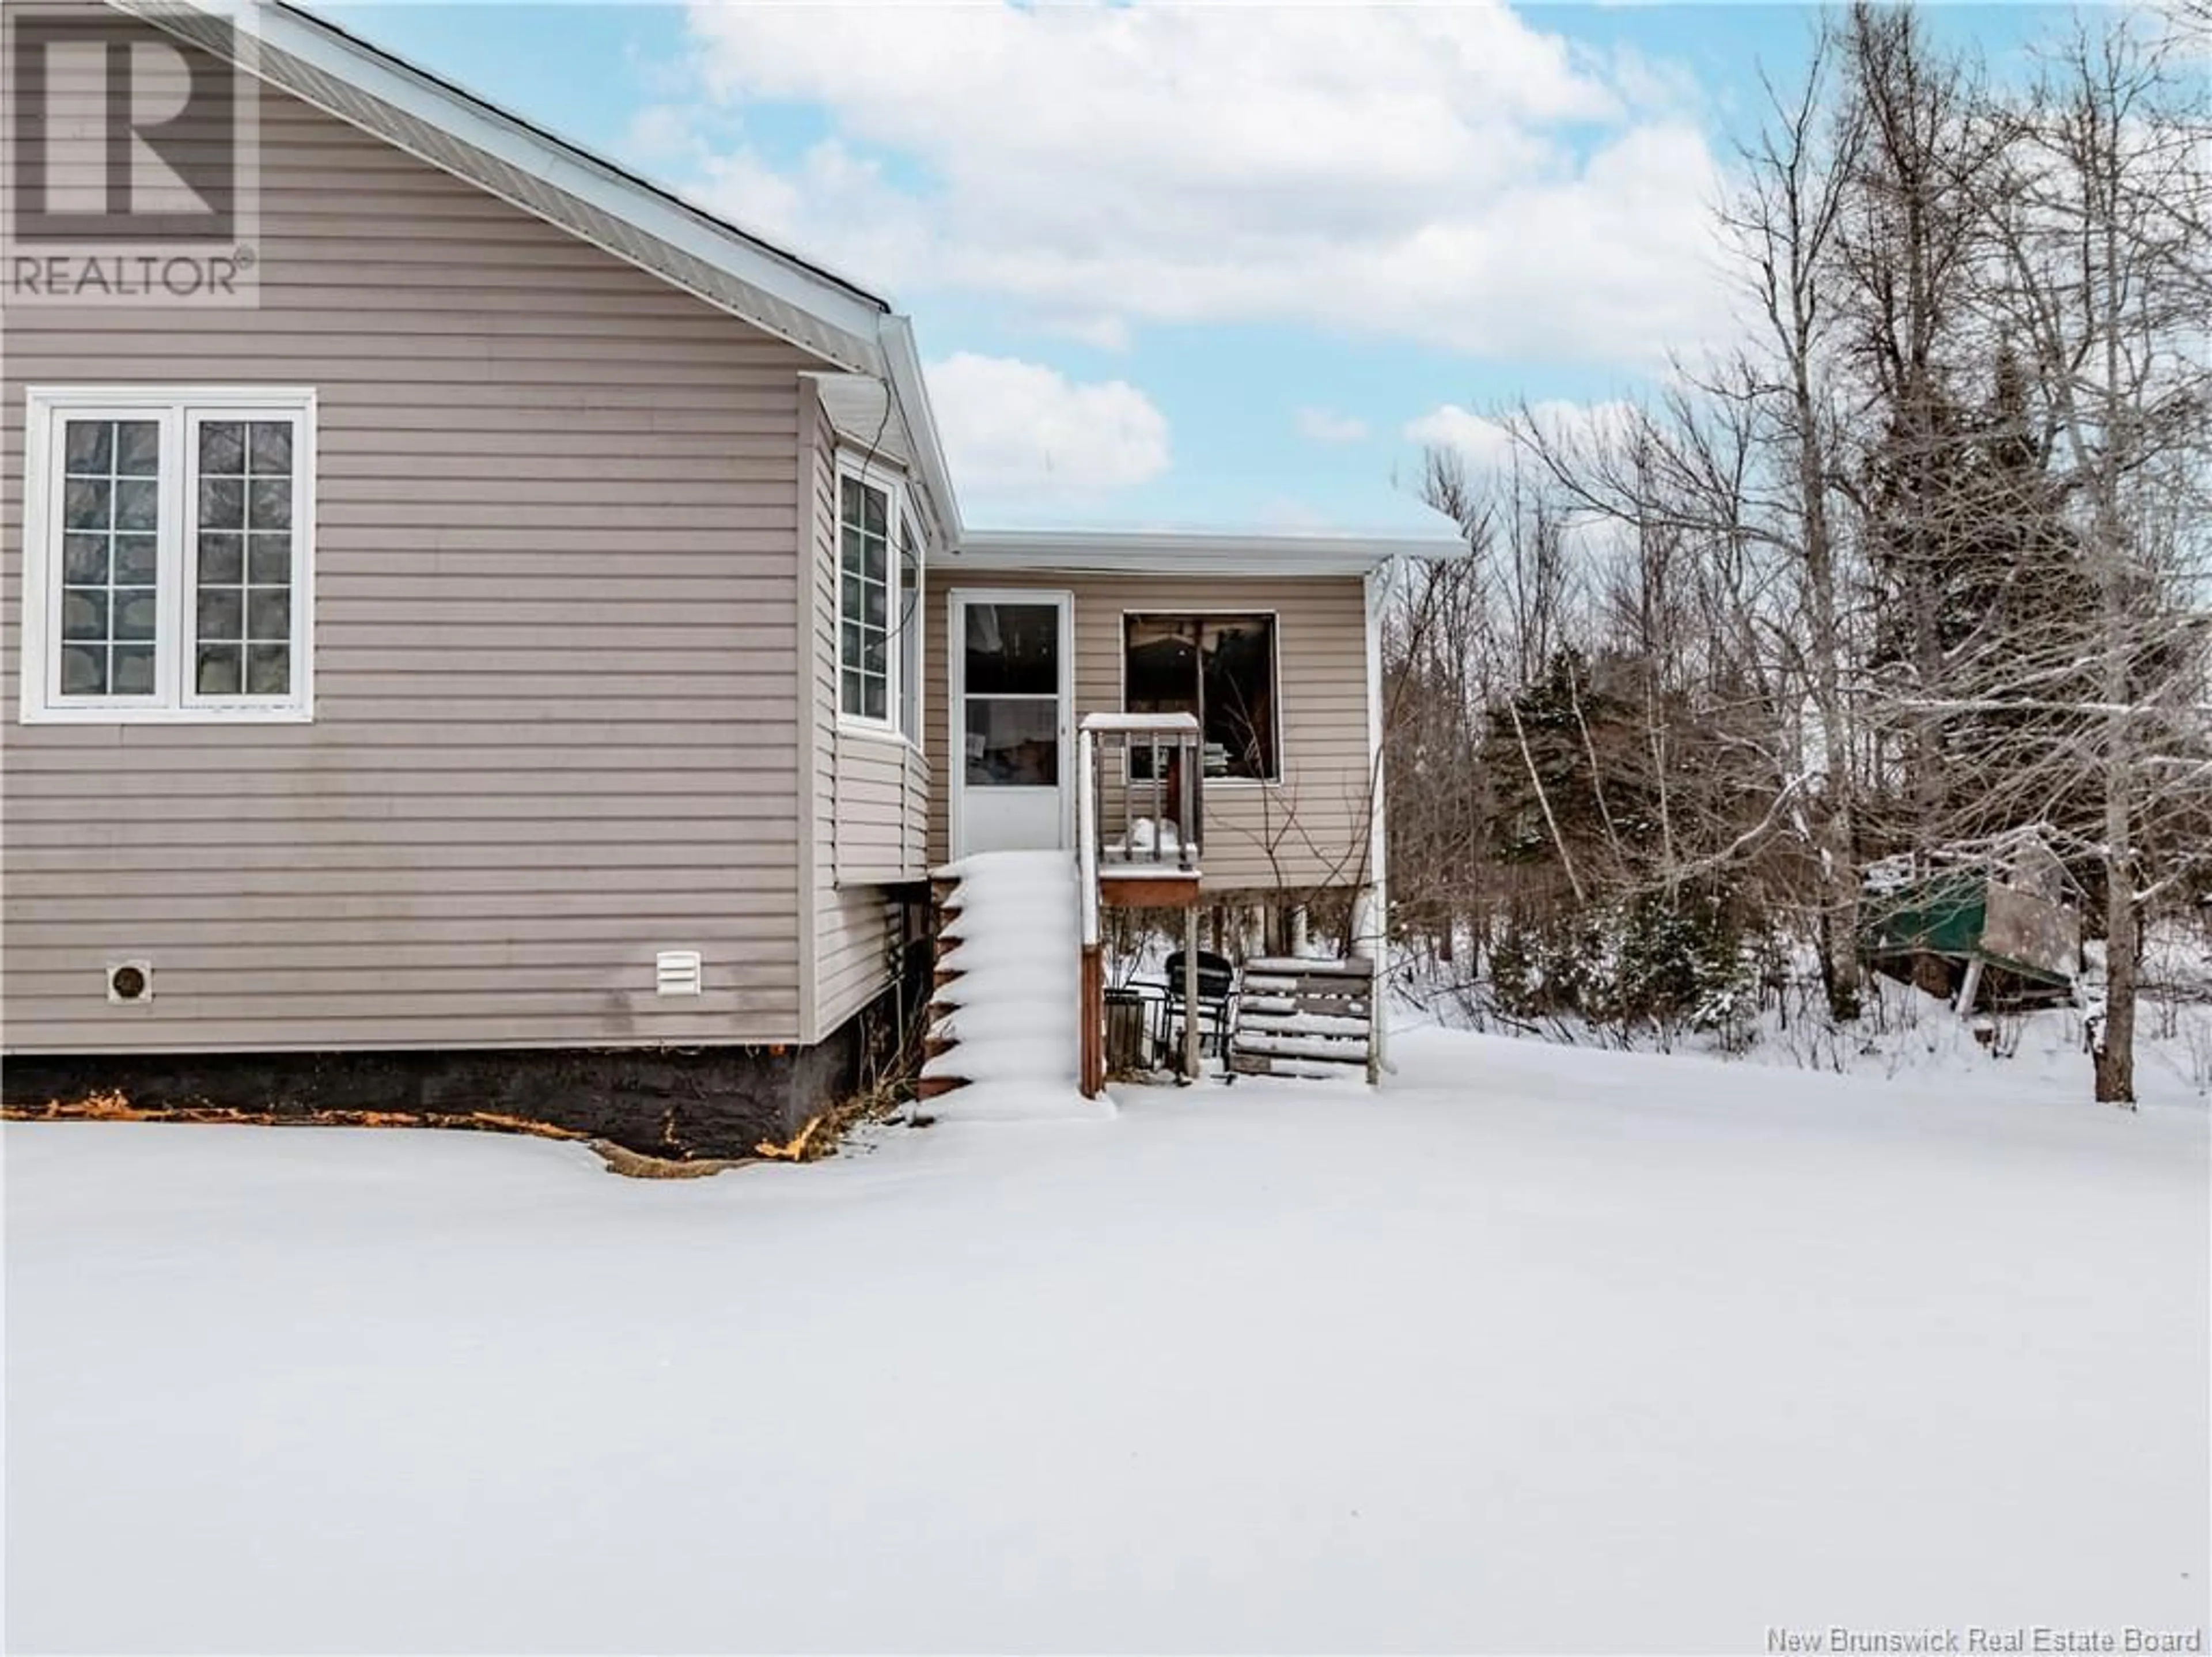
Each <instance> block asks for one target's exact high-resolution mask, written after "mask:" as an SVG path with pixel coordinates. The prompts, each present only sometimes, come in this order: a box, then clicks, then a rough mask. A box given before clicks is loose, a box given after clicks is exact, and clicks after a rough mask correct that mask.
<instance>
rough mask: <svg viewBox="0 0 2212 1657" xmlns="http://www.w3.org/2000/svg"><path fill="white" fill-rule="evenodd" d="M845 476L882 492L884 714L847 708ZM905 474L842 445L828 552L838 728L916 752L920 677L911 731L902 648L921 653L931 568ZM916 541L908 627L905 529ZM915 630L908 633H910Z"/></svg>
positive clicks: (919, 741)
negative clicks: (903, 608)
mask: <svg viewBox="0 0 2212 1657" xmlns="http://www.w3.org/2000/svg"><path fill="white" fill-rule="evenodd" d="M848 478H849V479H851V480H852V481H853V482H854V483H857V484H860V486H861V487H862V488H864V489H872V490H875V491H876V492H877V493H878V494H880V495H881V496H884V554H885V560H886V569H885V571H884V573H885V576H887V578H888V579H887V581H886V583H885V595H884V716H883V717H882V718H880V719H877V718H872V717H871V716H868V715H866V714H856V713H848V712H847V711H846V710H845V483H846V480H847V479H848ZM907 490H908V485H907V481H906V479H905V478H903V477H902V475H900V474H899V473H898V472H893V471H891V470H890V469H889V468H887V467H886V466H884V465H883V463H882V462H881V461H879V460H878V461H875V462H871V461H870V460H867V459H866V457H865V456H862V455H860V454H853V453H850V452H848V451H845V450H840V451H839V452H838V455H837V484H836V502H837V516H836V537H835V544H834V549H833V553H832V557H833V559H834V564H835V582H834V587H835V591H836V599H837V604H836V630H835V637H836V646H835V649H836V691H835V692H834V694H835V695H836V708H837V723H838V724H839V726H840V727H842V728H844V729H846V730H848V731H852V732H854V733H856V734H861V735H866V736H876V737H883V738H886V739H888V740H891V741H896V742H901V743H904V744H905V745H906V746H908V747H911V748H913V749H915V751H916V752H920V751H921V746H922V743H923V741H924V740H925V733H924V732H923V730H922V728H921V708H920V705H919V704H920V702H921V681H920V680H917V681H916V692H917V694H916V696H915V702H916V704H917V706H916V708H915V720H914V730H913V732H912V733H911V734H909V733H908V731H907V730H906V728H905V722H904V721H903V719H902V710H903V707H904V704H905V701H906V691H905V670H906V653H907V652H908V650H912V651H914V652H915V653H916V654H917V655H919V653H920V651H921V648H922V640H921V628H922V625H923V618H924V616H925V615H926V614H927V612H926V611H925V609H924V608H923V606H924V603H925V602H926V598H927V594H926V592H925V583H926V582H927V572H928V567H929V555H928V550H927V549H928V538H927V534H926V533H924V527H923V525H922V523H921V516H920V515H919V514H917V513H914V512H913V510H912V507H911V504H910V503H909V502H908V497H907ZM909 530H910V531H911V539H912V541H913V545H914V552H915V561H916V566H917V567H916V570H915V605H914V614H913V618H912V623H913V625H912V628H911V630H909V629H908V627H907V626H904V625H902V618H901V615H900V603H899V600H900V592H901V587H900V582H901V570H902V568H903V567H904V563H905V550H906V543H907V539H908V532H909ZM908 631H912V632H913V633H914V635H915V636H914V637H912V638H908V637H907V634H908Z"/></svg>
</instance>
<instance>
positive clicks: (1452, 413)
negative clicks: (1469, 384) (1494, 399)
mask: <svg viewBox="0 0 2212 1657" xmlns="http://www.w3.org/2000/svg"><path fill="white" fill-rule="evenodd" d="M1406 436H1407V439H1408V440H1409V441H1411V442H1416V443H1419V444H1420V445H1421V447H1422V448H1448V449H1450V450H1452V451H1454V452H1455V453H1456V454H1460V455H1462V456H1463V457H1464V458H1465V459H1466V460H1468V461H1469V462H1470V463H1471V464H1473V465H1474V466H1480V467H1481V468H1483V469H1484V470H1486V471H1490V470H1495V469H1497V468H1498V467H1501V466H1504V464H1505V462H1506V461H1507V460H1508V459H1510V457H1511V455H1512V453H1513V438H1512V435H1511V434H1510V432H1508V431H1507V430H1506V429H1505V428H1504V425H1503V424H1502V423H1499V422H1498V421H1496V420H1492V419H1491V418H1489V417H1487V416H1486V415H1480V414H1477V413H1475V412H1474V411H1472V410H1470V409H1463V408H1462V407H1461V406H1460V405H1458V404H1456V403H1446V404H1445V405H1443V407H1441V408H1437V409H1431V410H1430V411H1429V412H1428V413H1426V414H1424V415H1422V416H1421V417H1419V418H1418V419H1413V420H1408V421H1407V423H1406Z"/></svg>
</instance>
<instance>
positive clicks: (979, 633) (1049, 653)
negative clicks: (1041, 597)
mask: <svg viewBox="0 0 2212 1657" xmlns="http://www.w3.org/2000/svg"><path fill="white" fill-rule="evenodd" d="M966 612H967V616H968V638H967V661H966V664H965V666H966V688H967V691H968V694H969V696H971V697H973V696H992V695H1010V694H1011V695H1018V696H1054V697H1056V696H1058V695H1059V694H1060V606H1058V605H1054V604H971V605H969V606H966Z"/></svg>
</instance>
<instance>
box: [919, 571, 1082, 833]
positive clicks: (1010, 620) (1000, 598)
mask: <svg viewBox="0 0 2212 1657" xmlns="http://www.w3.org/2000/svg"><path fill="white" fill-rule="evenodd" d="M1074 618H1075V600H1074V597H1073V594H1067V593H1034V592H1019V591H1007V590H995V591H985V590H978V589H975V588H966V589H960V590H956V591H955V592H954V593H953V594H951V617H950V621H951V625H950V626H949V627H948V628H947V629H946V631H945V637H946V640H947V643H948V644H949V645H950V649H948V651H947V653H946V655H947V665H948V667H949V668H950V670H951V691H952V706H951V710H950V711H951V733H952V752H951V756H950V758H951V777H952V783H951V795H952V823H951V829H952V855H953V856H956V857H965V856H968V855H969V853H971V852H977V851H1049V850H1056V849H1060V850H1064V849H1066V847H1068V846H1069V845H1071V844H1073V842H1072V841H1071V839H1070V835H1071V832H1072V825H1073V817H1074V814H1073V812H1072V811H1071V810H1070V809H1069V807H1070V803H1071V796H1070V795H1069V793H1068V784H1069V781H1070V779H1071V777H1072V776H1073V767H1074V764H1075V752H1074V750H1075V722H1074V704H1073V683H1074V662H1075V635H1074Z"/></svg>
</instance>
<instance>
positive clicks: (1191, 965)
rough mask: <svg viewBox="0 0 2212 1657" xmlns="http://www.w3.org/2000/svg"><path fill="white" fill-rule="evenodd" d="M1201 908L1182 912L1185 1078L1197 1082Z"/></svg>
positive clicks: (1188, 1081) (1183, 1058) (1183, 1052)
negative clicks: (1199, 920) (1199, 922)
mask: <svg viewBox="0 0 2212 1657" xmlns="http://www.w3.org/2000/svg"><path fill="white" fill-rule="evenodd" d="M1198 1038H1199V1029H1198V905H1196V904H1193V905H1191V906H1190V907H1189V908H1188V909H1186V910H1184V911H1183V912H1182V1079H1183V1081H1184V1083H1185V1084H1186V1085H1188V1083H1190V1082H1194V1081H1197V1080H1198V1064H1199V1039H1198Z"/></svg>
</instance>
